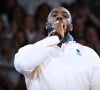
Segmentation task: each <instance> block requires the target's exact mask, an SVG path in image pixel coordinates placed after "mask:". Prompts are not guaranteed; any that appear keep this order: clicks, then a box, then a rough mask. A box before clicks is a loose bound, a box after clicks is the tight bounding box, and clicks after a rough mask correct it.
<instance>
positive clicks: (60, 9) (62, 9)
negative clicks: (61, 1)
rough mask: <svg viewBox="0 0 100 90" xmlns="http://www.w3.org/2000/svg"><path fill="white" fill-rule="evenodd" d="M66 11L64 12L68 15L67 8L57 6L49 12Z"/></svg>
mask: <svg viewBox="0 0 100 90" xmlns="http://www.w3.org/2000/svg"><path fill="white" fill-rule="evenodd" d="M59 12H60V13H66V14H68V15H69V11H68V10H67V9H65V8H63V7H58V8H55V9H53V10H52V11H51V12H50V14H52V13H59Z"/></svg>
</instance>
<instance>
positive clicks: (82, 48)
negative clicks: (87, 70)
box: [76, 43, 100, 61]
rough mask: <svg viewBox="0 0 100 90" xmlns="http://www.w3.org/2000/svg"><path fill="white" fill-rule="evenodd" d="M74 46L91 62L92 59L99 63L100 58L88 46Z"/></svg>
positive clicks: (77, 44)
mask: <svg viewBox="0 0 100 90" xmlns="http://www.w3.org/2000/svg"><path fill="white" fill-rule="evenodd" d="M76 46H77V47H78V48H79V49H80V51H81V52H82V54H83V55H85V56H86V57H88V58H90V59H91V60H92V59H98V60H99V61H100V57H99V55H98V54H97V53H96V52H95V51H94V49H92V48H90V47H88V46H85V45H82V44H79V43H76Z"/></svg>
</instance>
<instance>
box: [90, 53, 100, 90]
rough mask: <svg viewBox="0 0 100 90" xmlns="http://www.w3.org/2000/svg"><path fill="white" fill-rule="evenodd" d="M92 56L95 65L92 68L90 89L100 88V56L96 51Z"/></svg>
mask: <svg viewBox="0 0 100 90" xmlns="http://www.w3.org/2000/svg"><path fill="white" fill-rule="evenodd" d="M91 57H92V60H93V59H94V61H95V62H94V64H95V65H94V67H93V70H92V75H91V85H90V86H91V87H90V90H100V57H99V56H98V55H97V54H96V53H95V52H93V53H92V56H91Z"/></svg>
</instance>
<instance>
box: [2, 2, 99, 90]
mask: <svg viewBox="0 0 100 90" xmlns="http://www.w3.org/2000/svg"><path fill="white" fill-rule="evenodd" d="M39 1H40V0H39ZM49 1H50V0H49ZM62 1H63V0H62ZM66 1H67V0H66ZM70 1H71V0H70ZM33 2H34V3H33V6H34V5H35V0H33ZM59 5H60V6H63V7H65V8H67V9H69V11H70V12H71V14H72V18H73V26H74V30H73V31H72V32H71V34H72V35H73V37H74V39H75V40H76V42H79V43H81V44H83V45H86V46H88V47H91V48H93V49H94V50H95V51H96V52H97V54H98V55H99V56H100V11H99V10H100V0H75V1H74V2H71V3H70V4H69V3H67V2H59ZM55 6H56V5H55ZM52 8H53V6H51V5H49V3H47V2H41V3H40V4H39V5H37V7H35V9H36V10H35V11H34V14H30V13H28V11H27V10H26V9H25V7H24V6H23V5H21V4H20V3H18V2H17V0H0V90H26V86H25V81H24V77H23V76H22V75H20V74H19V73H18V72H16V71H15V69H14V66H13V60H14V55H15V53H16V52H17V51H18V49H19V48H20V47H22V46H24V45H26V44H33V43H35V42H36V41H38V40H41V39H43V38H44V37H46V36H47V35H48V31H47V30H46V29H45V25H46V21H47V16H48V13H49V12H50V10H51V9H52ZM41 52H42V51H41Z"/></svg>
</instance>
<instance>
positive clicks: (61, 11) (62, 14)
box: [48, 7, 73, 38]
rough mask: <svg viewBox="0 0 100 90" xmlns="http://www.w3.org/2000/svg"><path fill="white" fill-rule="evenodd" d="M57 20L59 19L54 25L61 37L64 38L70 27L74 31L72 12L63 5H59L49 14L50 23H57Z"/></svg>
mask: <svg viewBox="0 0 100 90" xmlns="http://www.w3.org/2000/svg"><path fill="white" fill-rule="evenodd" d="M56 21H58V22H57V23H56V24H55V25H54V27H53V28H54V29H55V30H56V32H57V33H58V34H60V35H61V37H62V38H63V37H64V36H65V32H66V30H67V28H68V25H69V28H70V31H72V29H73V26H72V24H71V23H72V18H71V14H70V12H69V11H68V10H67V9H65V8H63V7H57V8H54V9H53V10H52V11H51V12H50V13H49V15H48V23H51V24H53V23H55V22H56Z"/></svg>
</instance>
